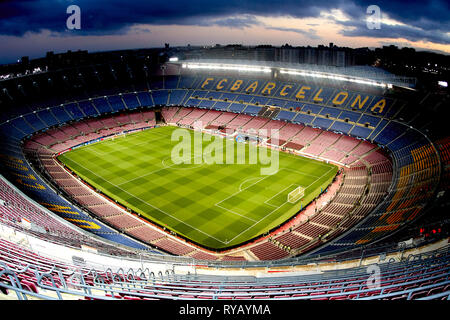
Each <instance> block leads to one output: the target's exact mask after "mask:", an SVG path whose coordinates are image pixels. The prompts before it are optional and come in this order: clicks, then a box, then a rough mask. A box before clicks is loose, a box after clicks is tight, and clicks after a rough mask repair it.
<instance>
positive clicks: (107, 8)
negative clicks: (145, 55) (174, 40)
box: [0, 0, 450, 44]
mask: <svg viewBox="0 0 450 320" xmlns="http://www.w3.org/2000/svg"><path fill="white" fill-rule="evenodd" d="M374 2H375V1H373V0H352V1H345V0H335V1H329V0H286V1H273V0H227V1H214V0H189V1H186V0H170V1H168V0H131V1H119V0H98V1H92V0H75V1H69V0H47V1H44V0H14V1H10V0H7V1H2V2H0V34H3V35H14V36H22V35H23V34H25V33H26V32H40V31H41V30H44V29H47V30H50V31H51V32H52V34H60V35H72V34H75V35H115V34H124V33H126V32H128V31H130V28H133V26H135V25H136V24H149V25H197V26H212V25H218V26H225V27H229V28H238V29H242V28H245V27H250V26H253V25H261V23H260V22H259V21H258V20H257V19H256V18H255V16H271V17H276V16H281V15H284V16H286V15H287V16H291V17H295V18H306V17H320V15H321V12H324V11H330V10H332V9H340V10H341V11H342V12H344V14H345V15H346V16H347V17H348V18H349V21H347V22H342V21H337V22H338V23H340V24H342V25H344V26H346V27H348V28H346V29H345V30H344V31H343V32H342V34H344V35H346V36H367V37H374V38H377V37H379V38H405V39H408V40H411V41H416V40H425V41H431V42H437V43H445V44H447V43H448V36H447V35H446V32H448V30H450V2H449V1H447V0H401V1H399V0H395V1H386V0H381V1H376V3H375V4H377V5H378V6H379V7H380V9H381V12H382V13H383V14H386V15H388V16H389V17H390V18H392V19H394V20H397V21H399V22H402V23H404V24H406V26H388V25H383V26H382V28H381V29H380V30H369V29H367V27H366V25H365V22H364V21H365V18H366V16H367V15H366V8H367V7H368V6H369V5H371V4H374ZM71 4H76V5H78V6H79V7H80V8H81V14H82V19H81V30H76V31H68V30H67V29H66V19H67V17H68V14H67V13H66V8H67V6H69V5H71ZM266 27H267V28H268V29H276V30H281V31H287V32H297V33H302V34H305V35H306V36H308V37H310V38H311V39H317V35H315V33H314V30H312V31H311V30H306V31H305V30H300V29H295V28H277V27H273V26H266Z"/></svg>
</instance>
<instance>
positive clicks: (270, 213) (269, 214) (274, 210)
mask: <svg viewBox="0 0 450 320" xmlns="http://www.w3.org/2000/svg"><path fill="white" fill-rule="evenodd" d="M331 170H333V167H331V168H330V169H329V170H328V171H327V172H325V173H324V174H323V175H322V176H320V177H319V180H320V179H322V178H323V177H324V176H325V175H327V174H328V173H329V172H330V171H331ZM316 181H317V180H316ZM316 181H314V182H312V183H311V184H310V185H309V186H307V187H306V188H305V190H306V189H308V188H309V187H311V186H312V185H313V184H314V183H315V182H316ZM258 182H259V181H258ZM288 203H289V202H287V201H286V202H285V203H283V204H281V205H280V206H278V207H276V208H275V209H273V210H272V211H271V212H269V213H268V214H267V215H265V216H264V217H262V218H261V219H260V220H258V221H257V222H255V223H254V224H253V225H251V226H250V227H248V228H247V229H245V230H244V231H242V232H241V233H239V234H238V235H237V236H235V237H234V238H233V239H231V240H229V241H227V242H226V244H228V243H229V242H231V241H233V240H234V239H236V238H237V237H239V236H240V235H242V234H243V233H245V232H247V231H248V230H250V229H252V228H253V227H254V226H256V225H257V224H259V223H260V222H261V221H263V220H264V219H266V218H267V217H269V216H271V215H272V214H273V213H274V212H276V211H277V210H278V209H280V208H281V207H282V206H284V205H286V204H288Z"/></svg>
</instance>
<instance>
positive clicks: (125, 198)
mask: <svg viewBox="0 0 450 320" xmlns="http://www.w3.org/2000/svg"><path fill="white" fill-rule="evenodd" d="M330 48H331V49H330ZM330 48H328V49H327V50H329V52H332V53H333V52H335V51H336V49H334V48H333V47H332V46H331V45H330ZM229 49H230V47H228V48H226V49H224V50H223V51H221V54H217V52H215V51H217V50H218V49H217V48H215V49H214V48H209V49H205V48H176V49H175V48H169V47H168V46H166V47H165V48H155V49H138V50H119V51H108V52H104V51H102V52H97V53H87V52H86V51H78V52H67V53H62V54H53V52H52V53H48V54H47V56H46V57H44V58H37V59H32V60H29V61H28V60H26V61H24V60H22V61H19V62H17V63H13V64H9V65H4V66H0V70H1V73H2V74H6V73H5V72H6V71H8V72H9V73H8V75H7V76H2V78H1V80H0V108H1V110H2V112H1V113H0V137H1V138H0V247H1V250H0V299H8V300H139V301H143V300H220V299H224V300H256V299H262V300H270V299H277V300H417V299H418V300H448V299H449V298H450V286H449V285H450V280H449V274H450V264H449V261H450V254H449V244H448V217H447V210H448V203H449V202H448V189H449V184H448V181H449V180H448V179H449V172H450V138H449V136H448V129H447V127H446V126H448V125H446V123H447V121H448V119H447V118H446V116H445V111H444V110H445V107H448V103H449V99H448V98H449V95H448V89H447V86H446V85H444V83H445V84H446V81H441V82H440V83H439V84H438V83H437V82H436V83H435V84H434V85H433V86H432V85H431V83H427V82H426V81H424V80H423V79H417V78H415V77H412V76H410V75H408V74H394V73H391V72H389V71H386V70H384V69H382V68H379V67H377V66H373V65H347V66H336V65H324V64H323V63H320V62H316V63H292V62H287V61H282V59H273V60H270V59H248V58H245V59H244V58H242V59H241V58H236V57H235V56H234V54H233V55H231V56H227V55H228V54H229V52H230V50H231V49H230V50H229ZM240 49H241V48H239V50H240ZM262 49H263V51H264V52H265V53H267V50H268V48H267V47H263V48H262ZM248 50H254V51H255V52H259V51H258V48H257V47H256V48H251V49H248ZM274 50H275V48H274ZM276 50H282V49H279V48H276ZM213 51H214V52H215V53H213ZM232 52H237V49H236V47H234V48H233V49H232ZM252 52H253V51H252ZM255 56H256V55H255ZM445 57H446V60H445V61H447V74H446V76H447V77H448V70H450V69H448V67H449V64H448V56H445ZM25 62H26V65H27V70H31V71H29V72H22V73H20V72H19V71H18V70H22V69H21V68H23V66H24V64H25ZM428 65H429V64H428ZM441 80H448V78H445V79H444V78H443V79H441ZM433 81H434V80H433ZM430 82H431V80H430ZM433 83H434V82H433Z"/></svg>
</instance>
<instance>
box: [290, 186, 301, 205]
mask: <svg viewBox="0 0 450 320" xmlns="http://www.w3.org/2000/svg"><path fill="white" fill-rule="evenodd" d="M304 196H305V188H304V187H301V186H300V187H297V188H295V189H294V190H293V191H291V192H289V194H288V198H287V201H288V202H290V203H296V202H297V201H298V200H300V199H301V198H303V197H304Z"/></svg>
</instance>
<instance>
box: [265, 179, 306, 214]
mask: <svg viewBox="0 0 450 320" xmlns="http://www.w3.org/2000/svg"><path fill="white" fill-rule="evenodd" d="M291 186H297V187H299V186H300V185H299V184H296V183H291V184H290V185H289V186H287V187H286V188H284V189H283V190H281V191H279V192H277V193H276V194H275V195H273V196H272V197H270V198H269V199H267V200H266V201H264V203H265V204H267V205H269V206H272V207H275V208H276V207H277V206H276V205H273V204H270V203H268V201H270V200H272V199H273V198H275V197H276V196H277V195H279V194H280V193H282V192H284V190H286V189H289V188H290V187H291Z"/></svg>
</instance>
